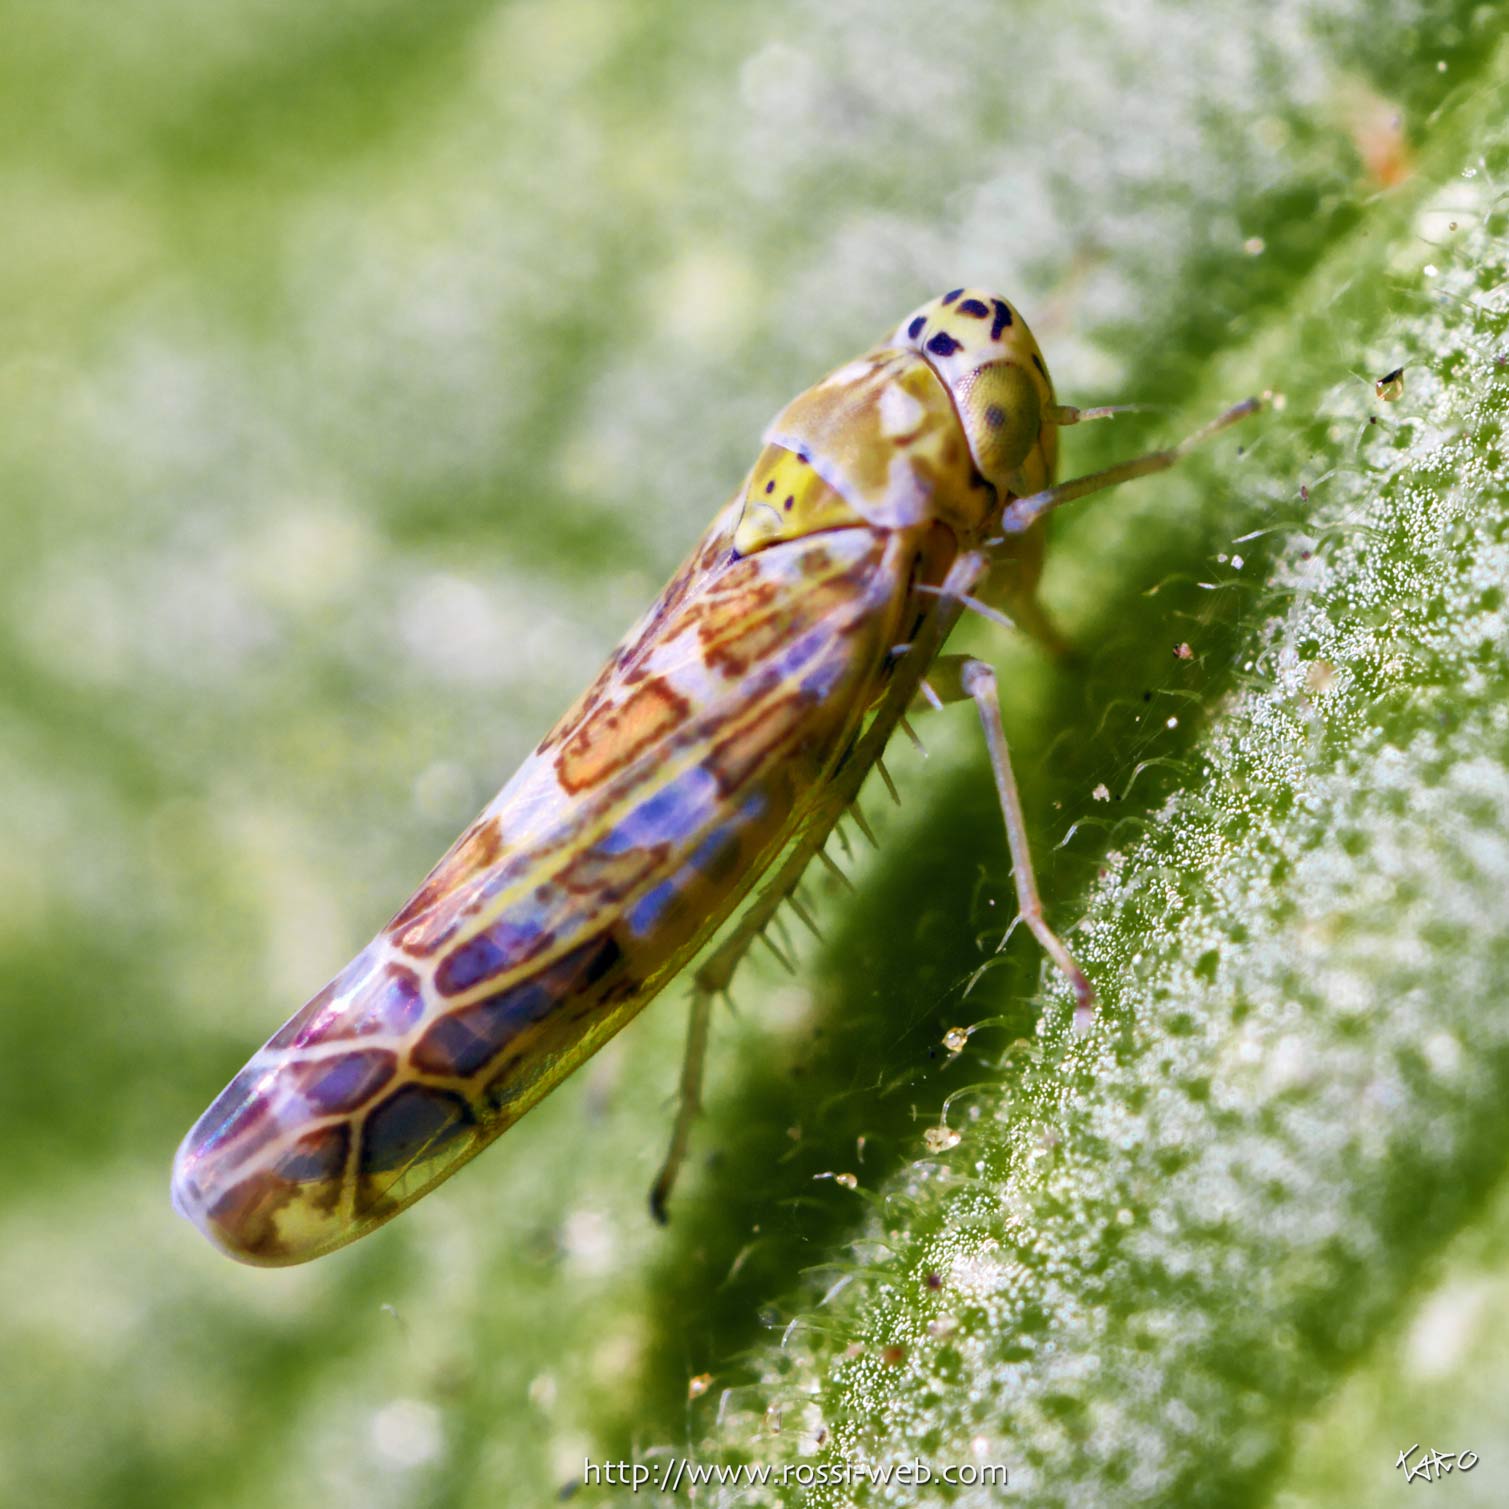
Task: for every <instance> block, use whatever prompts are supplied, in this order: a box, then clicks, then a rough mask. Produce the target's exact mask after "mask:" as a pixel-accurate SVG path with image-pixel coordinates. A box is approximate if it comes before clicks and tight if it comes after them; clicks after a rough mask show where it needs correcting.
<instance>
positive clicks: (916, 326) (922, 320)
mask: <svg viewBox="0 0 1509 1509" xmlns="http://www.w3.org/2000/svg"><path fill="white" fill-rule="evenodd" d="M926 324H927V317H926V315H921V314H919V315H918V316H917V318H916V319H915V320H913V321H912V323H911V324H910V325H908V326H907V327H906V333H907V338H908V339H909V340H916V339H917V337H918V336H919V335H921V334H922V330H923V327H924V326H925V325H926Z"/></svg>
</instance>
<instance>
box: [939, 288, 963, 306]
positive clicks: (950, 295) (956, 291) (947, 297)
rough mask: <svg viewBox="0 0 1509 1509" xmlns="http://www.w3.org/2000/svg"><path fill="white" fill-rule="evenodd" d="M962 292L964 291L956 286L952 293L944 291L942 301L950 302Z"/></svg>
mask: <svg viewBox="0 0 1509 1509" xmlns="http://www.w3.org/2000/svg"><path fill="white" fill-rule="evenodd" d="M963 292H964V290H963V289H962V288H956V289H954V291H953V292H952V293H946V294H944V295H943V302H944V303H945V304H952V303H953V301H954V300H955V299H957V298H958V297H959V295H960V294H961V293H963Z"/></svg>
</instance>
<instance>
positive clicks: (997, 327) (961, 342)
mask: <svg viewBox="0 0 1509 1509" xmlns="http://www.w3.org/2000/svg"><path fill="white" fill-rule="evenodd" d="M893 344H894V345H896V346H898V347H901V348H903V349H907V350H911V351H915V352H916V353H917V354H918V355H919V356H921V357H922V358H923V360H924V361H926V362H927V364H928V365H929V366H930V367H931V368H932V369H933V371H935V372H936V373H937V374H938V376H939V377H940V378H941V379H942V380H943V384H944V386H945V387H946V388H947V389H948V391H949V396H950V397H951V398H952V399H953V403H954V408H955V410H956V411H957V413H958V416H959V423H960V424H961V426H962V427H963V430H964V436H965V439H966V440H967V441H968V442H969V449H970V454H971V455H972V456H973V457H974V461H975V465H976V466H977V467H978V468H979V469H980V474H981V475H982V476H983V477H984V478H985V479H986V480H987V481H988V482H989V483H990V484H991V485H992V486H993V487H994V488H995V490H996V492H997V494H998V495H999V496H1000V498H1001V499H1002V500H1003V501H1004V500H1005V498H1006V497H1007V496H1008V495H1011V496H1016V497H1020V496H1022V495H1023V494H1024V493H1028V492H1035V491H1037V490H1038V489H1039V488H1042V487H1046V486H1048V485H1049V484H1050V483H1051V482H1052V480H1053V472H1054V467H1055V465H1056V463H1057V460H1058V434H1057V427H1056V426H1055V425H1054V424H1052V423H1051V422H1049V420H1048V419H1047V416H1048V415H1049V414H1050V413H1051V412H1052V409H1053V403H1054V399H1053V380H1052V379H1051V378H1050V377H1049V376H1048V368H1047V366H1046V365H1045V363H1044V361H1043V355H1042V352H1041V351H1039V350H1038V346H1037V342H1036V341H1035V340H1034V339H1033V336H1032V332H1031V331H1030V330H1029V329H1028V328H1027V323H1026V321H1025V320H1023V319H1022V317H1021V316H1020V315H1019V314H1018V313H1017V312H1016V310H1015V309H1013V308H1012V307H1011V305H1010V304H1009V303H1007V301H1006V300H1005V299H1003V298H999V297H998V296H996V295H994V294H989V293H985V292H984V291H982V290H980V289H975V288H956V289H954V290H953V291H952V292H951V293H946V294H944V295H943V296H942V297H941V298H936V299H930V300H928V302H927V303H926V304H924V305H922V307H921V308H920V309H915V310H913V311H912V313H911V314H909V315H908V316H907V317H906V319H904V320H903V321H902V322H901V324H900V325H899V326H898V327H897V330H896V334H895V336H894V337H893Z"/></svg>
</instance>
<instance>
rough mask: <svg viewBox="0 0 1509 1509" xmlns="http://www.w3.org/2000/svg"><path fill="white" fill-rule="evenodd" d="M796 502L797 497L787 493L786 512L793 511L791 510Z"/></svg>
mask: <svg viewBox="0 0 1509 1509" xmlns="http://www.w3.org/2000/svg"><path fill="white" fill-rule="evenodd" d="M795 503H796V499H795V498H793V497H792V496H791V494H790V493H787V494H786V512H787V513H790V512H791V510H792V507H793V505H794V504H795Z"/></svg>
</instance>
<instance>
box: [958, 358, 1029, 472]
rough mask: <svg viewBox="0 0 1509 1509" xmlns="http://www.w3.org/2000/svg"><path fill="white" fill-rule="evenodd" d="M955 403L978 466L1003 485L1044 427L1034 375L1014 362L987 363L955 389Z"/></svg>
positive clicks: (1024, 458)
mask: <svg viewBox="0 0 1509 1509" xmlns="http://www.w3.org/2000/svg"><path fill="white" fill-rule="evenodd" d="M954 402H955V403H956V404H957V405H958V409H959V414H960V417H961V418H962V419H963V421H964V432H965V434H966V435H967V436H968V439H969V448H970V451H971V452H972V453H973V455H974V458H975V465H976V466H978V467H979V469H980V471H981V473H982V474H983V475H984V476H985V477H986V479H987V480H988V481H990V482H992V483H993V484H994V485H995V486H996V487H997V488H1002V487H1004V486H1005V485H1006V484H1007V483H1008V480H1009V479H1010V477H1011V475H1012V474H1013V473H1014V472H1015V471H1016V469H1017V468H1018V467H1019V466H1020V465H1021V464H1022V462H1023V461H1025V460H1026V459H1027V454H1028V452H1029V451H1031V449H1032V447H1033V446H1034V445H1035V444H1036V443H1037V438H1038V432H1039V431H1040V430H1041V428H1042V416H1043V410H1042V398H1041V396H1040V394H1039V390H1038V385H1037V383H1036V382H1035V381H1034V380H1033V377H1032V374H1031V373H1029V372H1027V371H1026V370H1024V369H1023V368H1022V367H1019V366H1018V365H1017V364H1016V363H1015V362H1010V361H998V362H986V363H985V364H984V365H983V366H980V367H976V368H975V370H974V371H973V372H971V373H970V374H969V376H968V377H966V378H965V379H964V380H963V382H961V383H959V384H958V385H957V386H956V387H955V389H954Z"/></svg>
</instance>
